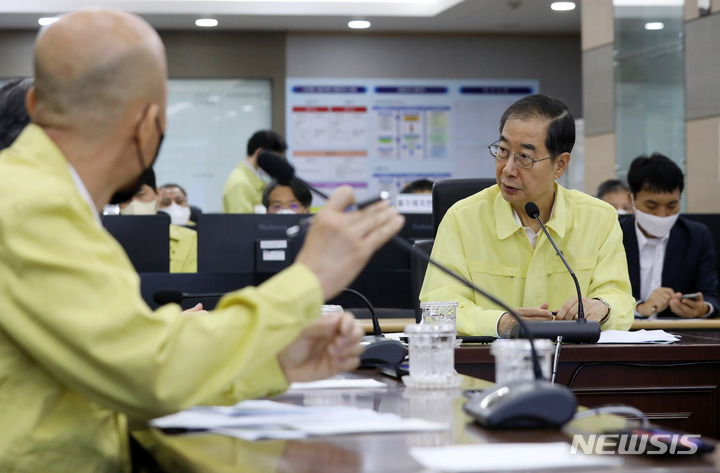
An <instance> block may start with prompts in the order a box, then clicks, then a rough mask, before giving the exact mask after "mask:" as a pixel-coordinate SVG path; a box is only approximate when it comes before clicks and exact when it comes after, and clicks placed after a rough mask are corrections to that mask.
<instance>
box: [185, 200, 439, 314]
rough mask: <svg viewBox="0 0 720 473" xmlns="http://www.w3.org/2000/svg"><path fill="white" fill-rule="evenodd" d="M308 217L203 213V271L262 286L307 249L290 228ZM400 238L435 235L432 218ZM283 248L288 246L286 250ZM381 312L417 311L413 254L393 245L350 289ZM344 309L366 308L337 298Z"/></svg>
mask: <svg viewBox="0 0 720 473" xmlns="http://www.w3.org/2000/svg"><path fill="white" fill-rule="evenodd" d="M307 217H308V216H307V215H267V214H266V215H262V214H260V215H258V214H201V215H200V216H199V221H198V228H199V229H200V230H199V231H198V272H220V273H226V272H242V273H252V274H253V284H255V285H257V284H261V283H262V282H264V281H265V280H267V279H269V278H270V277H272V275H273V274H275V273H277V272H279V271H281V270H282V269H284V268H286V267H288V266H290V265H291V264H292V262H293V261H294V260H295V257H296V256H297V253H298V252H299V250H300V248H301V247H302V243H303V241H304V238H305V233H304V232H302V233H301V234H299V235H298V236H297V237H295V238H289V237H288V236H287V234H286V229H287V228H289V227H291V226H293V225H297V224H298V223H299V222H300V221H301V220H302V219H304V218H307ZM405 217H406V220H405V225H404V227H403V228H402V229H401V230H400V232H399V235H400V236H401V237H403V238H406V239H409V240H415V239H421V238H427V237H428V236H431V235H432V231H433V229H432V218H431V216H430V215H429V214H408V215H406V216H405ZM283 245H284V246H283ZM350 287H351V288H352V289H355V290H357V291H359V292H361V293H362V294H364V295H365V296H366V297H367V298H368V299H369V300H370V302H371V303H372V304H373V305H374V306H376V307H379V308H400V309H408V310H409V309H412V307H413V303H412V288H411V283H410V255H409V254H408V253H407V251H405V250H404V249H403V248H401V247H399V246H398V245H396V244H394V243H392V242H388V243H387V244H385V245H384V246H383V247H381V248H380V249H379V250H378V251H377V252H376V253H375V254H374V255H373V257H372V258H371V259H370V261H369V262H368V264H367V265H366V267H365V268H364V269H363V271H362V272H361V273H360V275H358V277H357V278H356V279H355V281H353V283H352V284H351V285H350ZM333 301H334V302H337V303H340V304H341V305H343V306H344V307H362V303H361V302H359V301H358V299H357V298H356V297H354V296H348V295H340V296H338V298H336V299H334V300H333Z"/></svg>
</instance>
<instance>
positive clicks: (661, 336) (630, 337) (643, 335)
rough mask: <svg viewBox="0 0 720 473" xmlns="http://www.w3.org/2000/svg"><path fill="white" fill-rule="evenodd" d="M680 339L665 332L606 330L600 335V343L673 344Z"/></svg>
mask: <svg viewBox="0 0 720 473" xmlns="http://www.w3.org/2000/svg"><path fill="white" fill-rule="evenodd" d="M677 341H680V337H677V336H675V335H673V334H670V333H667V332H666V331H664V330H644V329H643V330H635V331H634V332H628V331H625V330H605V331H603V332H602V333H601V334H600V340H598V343H673V342H677Z"/></svg>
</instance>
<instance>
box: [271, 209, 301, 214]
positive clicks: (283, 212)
mask: <svg viewBox="0 0 720 473" xmlns="http://www.w3.org/2000/svg"><path fill="white" fill-rule="evenodd" d="M296 213H297V212H295V211H294V210H290V209H280V210H278V211H277V212H275V215H280V214H296Z"/></svg>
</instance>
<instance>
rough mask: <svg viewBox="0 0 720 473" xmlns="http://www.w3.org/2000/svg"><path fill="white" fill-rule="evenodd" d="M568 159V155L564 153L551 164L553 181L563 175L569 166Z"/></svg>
mask: <svg viewBox="0 0 720 473" xmlns="http://www.w3.org/2000/svg"><path fill="white" fill-rule="evenodd" d="M570 157H571V156H570V153H567V152H566V153H562V154H561V155H560V156H558V157H557V158H555V162H554V163H553V165H554V166H555V179H560V178H561V177H562V175H563V174H565V171H567V168H568V165H569V164H570Z"/></svg>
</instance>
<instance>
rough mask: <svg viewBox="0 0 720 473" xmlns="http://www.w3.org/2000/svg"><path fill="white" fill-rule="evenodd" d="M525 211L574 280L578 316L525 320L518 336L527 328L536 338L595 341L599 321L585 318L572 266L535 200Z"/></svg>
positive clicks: (522, 334) (597, 338) (598, 335)
mask: <svg viewBox="0 0 720 473" xmlns="http://www.w3.org/2000/svg"><path fill="white" fill-rule="evenodd" d="M525 212H526V213H527V214H528V217H530V218H534V219H535V220H537V222H538V223H539V224H540V228H542V229H543V232H545V236H547V239H548V240H549V241H550V243H551V244H552V246H553V248H555V252H556V253H557V255H558V256H559V257H560V259H561V260H562V262H563V264H564V265H565V267H566V268H567V270H568V272H569V273H570V276H571V277H572V279H573V282H575V289H576V290H577V297H578V318H577V320H553V321H547V322H527V323H526V327H522V326H521V327H520V336H521V337H523V336H524V335H525V334H524V332H525V331H527V330H529V331H530V332H531V333H532V334H533V336H534V337H536V338H550V339H553V340H554V339H556V338H557V337H562V339H563V340H564V341H566V342H578V343H596V342H597V341H598V340H599V339H600V323H599V322H597V321H594V320H587V319H586V318H585V310H584V308H583V302H582V293H581V292H580V283H579V282H578V279H577V276H575V273H574V272H573V270H572V268H570V265H569V264H568V262H567V260H566V259H565V255H563V252H562V251H560V248H558V246H557V245H556V244H555V241H554V240H553V239H552V237H551V236H550V233H549V232H548V231H547V228H545V225H543V223H542V220H540V209H538V206H537V205H536V204H535V202H528V203H527V204H525Z"/></svg>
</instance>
